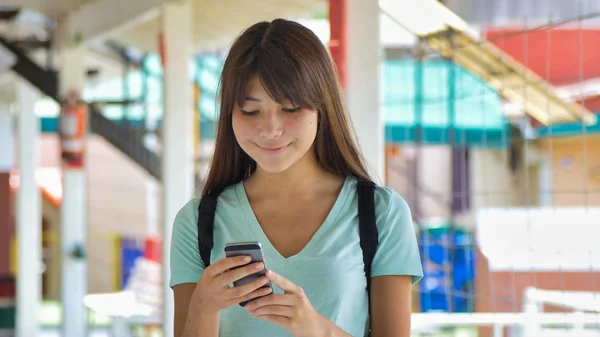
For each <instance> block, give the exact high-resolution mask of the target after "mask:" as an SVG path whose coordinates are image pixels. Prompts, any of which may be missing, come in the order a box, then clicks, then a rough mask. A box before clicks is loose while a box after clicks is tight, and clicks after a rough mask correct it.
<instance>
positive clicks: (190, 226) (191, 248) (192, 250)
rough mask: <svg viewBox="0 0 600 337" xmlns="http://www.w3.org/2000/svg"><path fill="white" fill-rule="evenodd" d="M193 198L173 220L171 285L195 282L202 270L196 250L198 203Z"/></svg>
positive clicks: (198, 253) (200, 260)
mask: <svg viewBox="0 0 600 337" xmlns="http://www.w3.org/2000/svg"><path fill="white" fill-rule="evenodd" d="M199 204H200V200H199V199H198V198H194V199H192V200H190V201H189V202H188V203H187V204H186V205H185V206H183V207H182V208H181V210H179V212H178V213H177V215H176V216H175V221H174V222H173V233H172V236H171V256H170V258H171V260H170V261H171V281H170V282H169V285H170V286H171V287H173V286H175V285H178V284H182V283H196V282H198V279H200V276H201V275H202V272H203V271H204V267H205V266H204V263H203V262H202V259H201V258H200V252H199V251H198V228H197V221H198V205H199Z"/></svg>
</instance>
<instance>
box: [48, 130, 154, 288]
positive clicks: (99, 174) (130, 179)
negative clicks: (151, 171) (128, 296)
mask: <svg viewBox="0 0 600 337" xmlns="http://www.w3.org/2000/svg"><path fill="white" fill-rule="evenodd" d="M40 144H41V147H42V149H41V154H42V158H41V164H42V166H46V167H58V166H60V160H59V146H58V138H57V137H56V136H55V135H43V136H42V139H41V142H40ZM87 163H88V164H87V169H88V187H89V205H88V208H89V213H88V216H89V218H88V263H89V266H88V289H89V292H90V293H96V292H106V291H111V290H112V282H113V277H114V274H113V271H114V267H113V266H112V265H111V263H112V261H113V258H114V256H113V246H112V244H113V243H112V241H111V240H112V236H113V235H115V234H126V235H144V234H145V233H146V230H147V227H148V216H147V211H149V210H148V209H147V206H146V184H147V182H148V181H149V179H151V178H150V176H149V175H148V174H147V173H146V172H145V171H144V170H143V169H141V168H140V167H139V166H138V165H137V164H135V163H134V162H132V161H131V160H130V159H128V158H127V157H126V156H125V155H124V154H122V153H121V152H119V151H118V150H116V149H115V148H114V147H113V146H112V145H110V144H109V143H107V142H106V141H105V140H104V139H102V138H101V137H98V136H95V135H92V136H90V139H89V142H88V158H87ZM157 193H158V195H157V197H158V198H160V187H159V188H158V190H157ZM158 205H161V204H160V202H159V203H158Z"/></svg>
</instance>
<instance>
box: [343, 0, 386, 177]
mask: <svg viewBox="0 0 600 337" xmlns="http://www.w3.org/2000/svg"><path fill="white" fill-rule="evenodd" d="M347 6H348V7H347V13H348V20H347V24H348V26H347V27H348V36H350V38H349V39H348V48H347V53H348V54H347V64H348V73H347V75H348V83H347V85H348V86H347V90H346V94H347V102H348V108H349V110H350V115H351V117H352V122H353V124H354V128H355V130H356V133H357V136H358V141H359V143H360V147H361V149H362V151H363V153H364V154H365V156H366V159H367V164H368V165H369V171H370V173H371V175H372V176H373V177H374V178H375V179H376V180H378V181H379V182H383V179H384V159H385V155H384V122H383V115H382V111H381V109H380V105H381V104H380V102H381V100H382V98H383V96H382V95H381V94H380V91H381V90H380V87H381V84H380V77H381V76H380V71H381V69H380V68H381V59H382V54H383V53H382V48H381V46H380V43H379V3H378V2H377V1H365V0H347Z"/></svg>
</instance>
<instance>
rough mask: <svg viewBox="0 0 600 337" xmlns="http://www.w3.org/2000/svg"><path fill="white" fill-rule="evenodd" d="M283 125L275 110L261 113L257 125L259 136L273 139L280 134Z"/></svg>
mask: <svg viewBox="0 0 600 337" xmlns="http://www.w3.org/2000/svg"><path fill="white" fill-rule="evenodd" d="M282 133H283V125H282V123H281V120H280V118H279V116H278V114H277V113H276V112H270V113H265V114H262V118H261V121H260V125H259V135H260V137H261V138H265V139H273V138H277V137H279V136H281V134H282Z"/></svg>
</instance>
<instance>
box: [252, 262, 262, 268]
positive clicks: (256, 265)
mask: <svg viewBox="0 0 600 337" xmlns="http://www.w3.org/2000/svg"><path fill="white" fill-rule="evenodd" d="M254 269H263V264H262V263H257V264H255V265H254Z"/></svg>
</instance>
